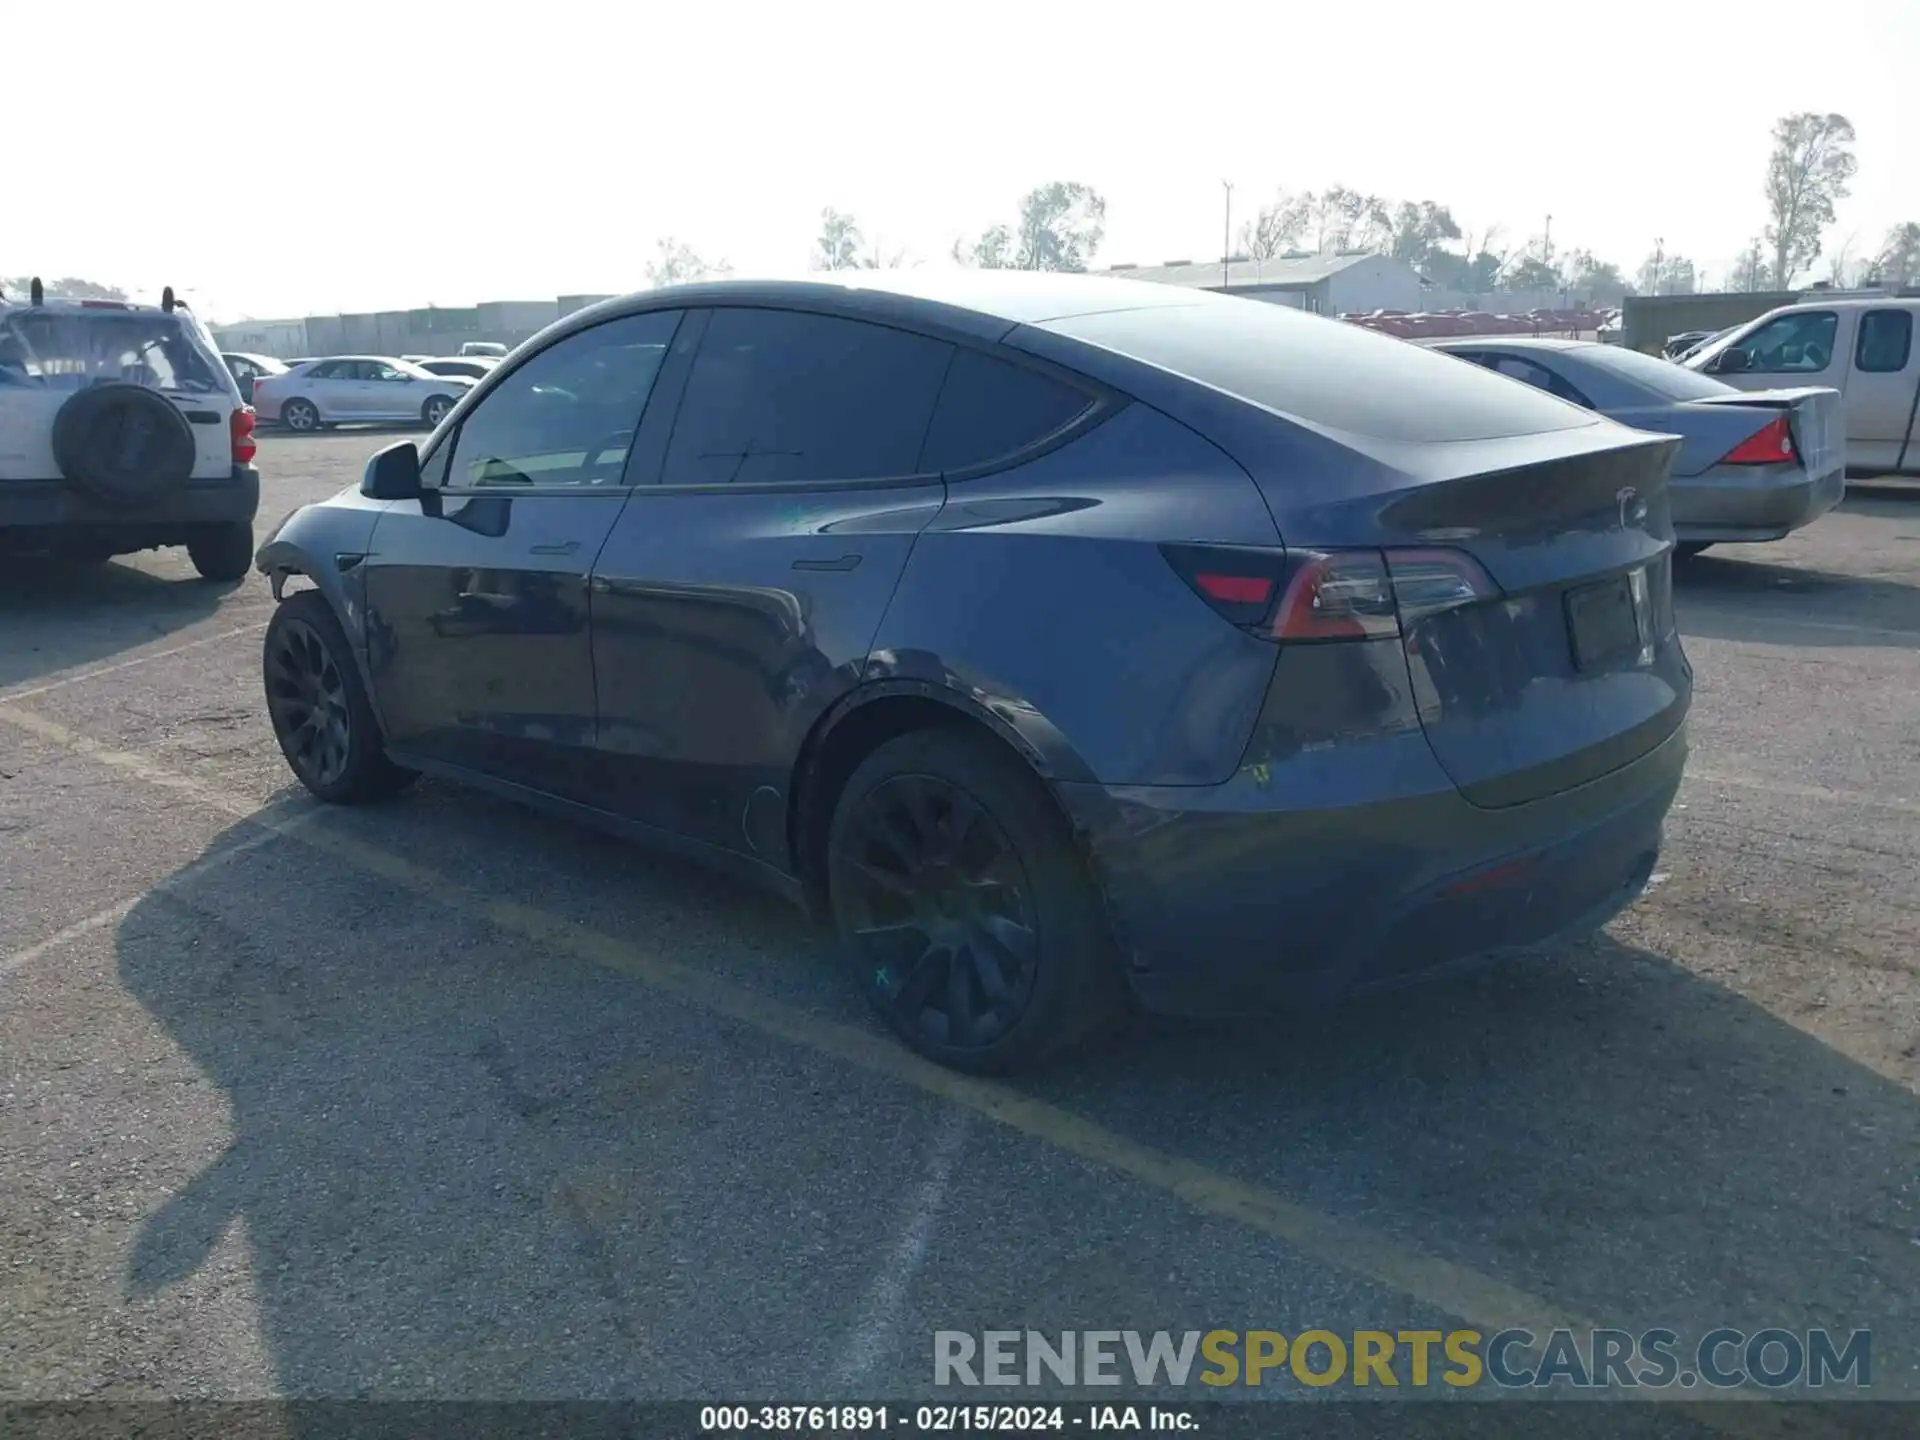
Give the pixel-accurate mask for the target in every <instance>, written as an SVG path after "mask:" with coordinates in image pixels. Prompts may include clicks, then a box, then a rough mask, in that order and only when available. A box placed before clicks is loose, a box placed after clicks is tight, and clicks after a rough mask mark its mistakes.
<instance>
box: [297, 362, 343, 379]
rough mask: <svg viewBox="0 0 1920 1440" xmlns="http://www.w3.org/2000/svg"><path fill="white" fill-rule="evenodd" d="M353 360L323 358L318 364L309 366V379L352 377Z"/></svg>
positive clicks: (307, 376)
mask: <svg viewBox="0 0 1920 1440" xmlns="http://www.w3.org/2000/svg"><path fill="white" fill-rule="evenodd" d="M352 370H353V362H351V361H349V360H322V361H321V362H320V363H319V364H318V365H312V366H309V367H308V368H307V375H306V378H307V379H309V380H346V379H350V378H352V373H351V372H352Z"/></svg>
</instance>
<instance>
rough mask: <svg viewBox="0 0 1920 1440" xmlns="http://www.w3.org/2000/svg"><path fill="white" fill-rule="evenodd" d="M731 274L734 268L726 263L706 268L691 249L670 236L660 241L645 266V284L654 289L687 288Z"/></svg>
mask: <svg viewBox="0 0 1920 1440" xmlns="http://www.w3.org/2000/svg"><path fill="white" fill-rule="evenodd" d="M732 273H733V267H732V266H731V265H729V264H728V263H727V262H726V261H724V260H720V261H716V262H714V263H711V264H709V263H708V262H707V261H705V260H703V259H701V258H700V256H699V255H698V254H697V253H696V252H695V251H694V249H693V248H692V247H691V246H689V245H683V244H681V243H680V241H678V240H676V239H674V238H673V237H672V236H671V235H669V236H667V237H666V238H665V239H663V240H661V242H660V245H659V250H658V252H657V253H656V254H655V256H654V258H653V259H652V260H649V261H648V262H647V283H648V284H650V285H652V286H653V287H654V288H655V289H658V288H660V287H661V286H663V285H687V284H691V283H692V282H693V281H695V280H706V279H709V278H716V277H719V276H723V275H731V274H732Z"/></svg>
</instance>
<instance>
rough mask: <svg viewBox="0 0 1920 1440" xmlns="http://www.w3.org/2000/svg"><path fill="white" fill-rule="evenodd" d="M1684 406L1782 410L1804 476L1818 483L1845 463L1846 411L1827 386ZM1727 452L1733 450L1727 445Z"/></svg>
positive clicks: (1747, 394) (1733, 396)
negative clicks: (1784, 412)
mask: <svg viewBox="0 0 1920 1440" xmlns="http://www.w3.org/2000/svg"><path fill="white" fill-rule="evenodd" d="M1687 403H1688V404H1689V405H1705V406H1713V407H1715V408H1719V407H1723V406H1730V407H1734V408H1751V409H1765V410H1784V411H1786V412H1787V426H1788V428H1789V429H1790V430H1792V431H1793V448H1794V449H1795V450H1796V451H1798V452H1799V455H1800V460H1801V463H1802V464H1803V465H1805V466H1806V470H1807V474H1808V475H1810V476H1812V477H1813V478H1814V479H1816V480H1818V479H1820V478H1821V477H1822V476H1824V475H1829V474H1831V473H1833V472H1834V471H1835V470H1838V469H1841V468H1842V467H1844V466H1845V465H1846V463H1847V418H1846V410H1845V409H1844V407H1843V406H1842V404H1841V401H1840V392H1839V391H1838V390H1834V389H1832V388H1830V387H1828V386H1824V385H1805V386H1798V387H1795V388H1792V389H1782V390H1740V391H1736V392H1734V393H1732V394H1729V395H1709V396H1706V397H1704V398H1702V399H1698V400H1691V401H1688V402H1687ZM1763 423H1764V422H1763ZM1759 428H1760V427H1759V425H1755V426H1754V429H1756V430H1758V429H1759ZM1736 443H1737V442H1736ZM1727 448H1728V449H1732V448H1733V447H1732V446H1731V445H1729V446H1728V447H1727Z"/></svg>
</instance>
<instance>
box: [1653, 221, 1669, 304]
mask: <svg viewBox="0 0 1920 1440" xmlns="http://www.w3.org/2000/svg"><path fill="white" fill-rule="evenodd" d="M1666 258H1667V242H1666V241H1665V240H1664V239H1662V238H1660V237H1659V236H1657V235H1656V236H1655V237H1654V241H1653V293H1654V294H1656V295H1658V294H1659V293H1660V272H1661V271H1662V270H1663V269H1665V268H1666Z"/></svg>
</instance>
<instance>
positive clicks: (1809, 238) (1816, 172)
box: [1766, 110, 1860, 290]
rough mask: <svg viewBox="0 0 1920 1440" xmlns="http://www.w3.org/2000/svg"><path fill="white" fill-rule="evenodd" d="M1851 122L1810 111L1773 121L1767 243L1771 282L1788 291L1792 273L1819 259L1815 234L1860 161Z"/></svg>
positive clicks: (1847, 187) (1824, 224) (1830, 215)
mask: <svg viewBox="0 0 1920 1440" xmlns="http://www.w3.org/2000/svg"><path fill="white" fill-rule="evenodd" d="M1852 147H1853V124H1852V122H1851V121H1849V120H1848V119H1847V117H1846V116H1844V115H1835V114H1827V115H1819V114H1816V113H1814V112H1813V111H1811V110H1808V111H1803V112H1801V113H1800V114H1798V115H1783V116H1782V117H1781V118H1780V119H1779V120H1777V121H1775V122H1774V126H1773V154H1772V155H1771V156H1770V157H1769V158H1768V160H1767V183H1766V197H1767V229H1766V240H1767V244H1768V245H1769V246H1770V247H1772V250H1773V283H1774V286H1775V287H1776V288H1777V289H1781V290H1786V289H1790V288H1791V287H1792V285H1793V277H1794V276H1795V275H1797V274H1799V273H1800V272H1801V271H1802V270H1805V269H1806V268H1807V267H1808V266H1809V265H1811V264H1812V263H1813V262H1814V261H1815V260H1817V259H1818V258H1819V257H1820V236H1821V234H1822V233H1823V232H1824V231H1825V230H1826V228H1827V227H1828V226H1829V225H1831V224H1833V207H1834V202H1836V201H1838V200H1844V199H1845V198H1846V197H1847V195H1848V193H1849V191H1850V189H1851V185H1852V181H1853V176H1854V172H1855V171H1856V170H1858V169H1859V168H1860V162H1859V161H1858V160H1857V159H1855V158H1854V154H1853V148H1852Z"/></svg>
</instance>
